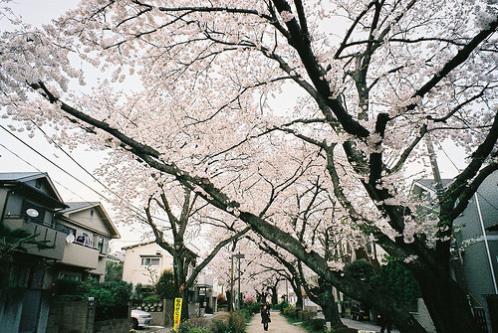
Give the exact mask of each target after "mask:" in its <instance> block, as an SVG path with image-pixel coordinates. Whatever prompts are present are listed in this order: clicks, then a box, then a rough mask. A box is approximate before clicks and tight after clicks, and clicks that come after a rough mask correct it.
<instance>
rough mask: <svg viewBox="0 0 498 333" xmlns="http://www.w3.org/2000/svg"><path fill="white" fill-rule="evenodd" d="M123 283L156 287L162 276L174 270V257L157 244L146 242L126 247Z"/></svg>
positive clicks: (124, 248) (124, 249)
mask: <svg viewBox="0 0 498 333" xmlns="http://www.w3.org/2000/svg"><path fill="white" fill-rule="evenodd" d="M122 249H123V251H125V256H124V264H123V281H126V282H129V283H131V284H132V285H133V286H136V285H137V284H142V285H154V284H155V283H156V282H157V280H158V279H159V277H160V276H161V274H162V273H163V272H164V271H166V270H172V269H173V256H171V254H169V252H167V251H166V250H165V249H163V248H162V247H160V246H159V245H157V243H156V242H144V243H139V244H134V245H130V246H125V247H123V248H122Z"/></svg>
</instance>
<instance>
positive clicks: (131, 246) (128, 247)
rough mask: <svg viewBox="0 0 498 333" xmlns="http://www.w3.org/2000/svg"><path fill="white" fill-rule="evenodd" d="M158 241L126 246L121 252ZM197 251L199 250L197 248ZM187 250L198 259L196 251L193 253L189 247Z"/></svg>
mask: <svg viewBox="0 0 498 333" xmlns="http://www.w3.org/2000/svg"><path fill="white" fill-rule="evenodd" d="M155 242H156V241H145V242H142V243H137V244H132V245H128V246H124V247H122V248H121V250H124V251H126V250H129V249H133V248H136V247H141V246H146V245H150V244H154V243H155ZM196 249H197V248H196ZM187 250H188V251H189V252H190V253H191V254H192V255H193V256H195V257H197V254H195V252H194V251H192V250H191V249H190V248H189V247H187Z"/></svg>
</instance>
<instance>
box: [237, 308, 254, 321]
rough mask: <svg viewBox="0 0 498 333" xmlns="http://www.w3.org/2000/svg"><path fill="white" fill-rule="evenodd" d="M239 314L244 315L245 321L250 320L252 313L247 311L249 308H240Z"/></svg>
mask: <svg viewBox="0 0 498 333" xmlns="http://www.w3.org/2000/svg"><path fill="white" fill-rule="evenodd" d="M240 314H241V315H242V316H243V317H244V319H245V321H246V323H247V322H249V321H251V318H252V316H253V313H252V312H250V311H249V309H242V310H240Z"/></svg>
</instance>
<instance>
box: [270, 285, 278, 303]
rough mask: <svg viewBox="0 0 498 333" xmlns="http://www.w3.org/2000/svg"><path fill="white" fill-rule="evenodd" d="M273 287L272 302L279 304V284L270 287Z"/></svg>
mask: <svg viewBox="0 0 498 333" xmlns="http://www.w3.org/2000/svg"><path fill="white" fill-rule="evenodd" d="M270 289H271V304H278V294H277V285H274V286H272V287H270Z"/></svg>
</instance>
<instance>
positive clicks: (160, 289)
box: [156, 270, 176, 299]
mask: <svg viewBox="0 0 498 333" xmlns="http://www.w3.org/2000/svg"><path fill="white" fill-rule="evenodd" d="M156 293H157V294H158V295H159V297H160V298H164V299H174V298H175V296H176V288H175V277H174V275H173V271H172V270H166V271H164V272H163V274H161V277H160V278H159V281H157V284H156Z"/></svg>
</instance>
